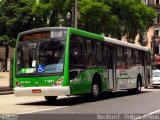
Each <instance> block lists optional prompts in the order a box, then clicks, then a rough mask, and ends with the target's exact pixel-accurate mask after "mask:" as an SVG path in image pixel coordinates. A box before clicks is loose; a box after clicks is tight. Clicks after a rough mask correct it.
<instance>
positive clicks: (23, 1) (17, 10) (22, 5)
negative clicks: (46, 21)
mask: <svg viewBox="0 0 160 120" xmlns="http://www.w3.org/2000/svg"><path fill="white" fill-rule="evenodd" d="M35 1H36V0H29V1H28V0H2V1H1V2H0V38H1V39H0V42H1V43H2V42H4V41H6V42H8V41H10V42H11V44H12V43H14V42H15V39H16V37H17V35H18V33H19V32H21V31H24V30H28V29H31V28H32V27H34V23H33V15H32V12H31V10H32V6H33V3H34V2H35ZM6 36H7V37H6Z"/></svg>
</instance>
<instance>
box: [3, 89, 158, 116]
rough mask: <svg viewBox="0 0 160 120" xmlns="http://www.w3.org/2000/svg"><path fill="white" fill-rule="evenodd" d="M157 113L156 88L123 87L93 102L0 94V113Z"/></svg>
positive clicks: (85, 99)
mask: <svg viewBox="0 0 160 120" xmlns="http://www.w3.org/2000/svg"><path fill="white" fill-rule="evenodd" d="M121 113H122V114H150V113H156V114H160V89H158V88H157V89H152V88H149V89H142V93H141V94H129V93H128V92H127V91H119V92H113V93H112V94H109V95H104V96H103V97H102V99H101V100H99V101H97V102H90V100H89V99H88V98H86V97H74V96H72V97H59V98H58V100H57V102H55V103H47V102H46V101H45V99H44V98H43V97H14V95H13V94H10V95H1V96H0V114H16V115H18V114H40V115H42V114H43V115H44V114H121Z"/></svg>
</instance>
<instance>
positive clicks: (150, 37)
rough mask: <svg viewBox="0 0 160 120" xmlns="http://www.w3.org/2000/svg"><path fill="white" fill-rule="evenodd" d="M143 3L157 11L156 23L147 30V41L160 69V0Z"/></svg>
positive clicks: (148, 0)
mask: <svg viewBox="0 0 160 120" xmlns="http://www.w3.org/2000/svg"><path fill="white" fill-rule="evenodd" d="M142 3H144V4H145V5H147V6H149V7H152V8H154V9H155V10H156V12H157V17H156V18H155V19H154V25H153V26H152V27H151V28H150V29H149V30H148V31H147V34H146V41H147V43H148V44H147V47H149V48H151V50H152V52H153V53H154V62H155V65H156V66H158V67H157V68H159V69H160V0H142Z"/></svg>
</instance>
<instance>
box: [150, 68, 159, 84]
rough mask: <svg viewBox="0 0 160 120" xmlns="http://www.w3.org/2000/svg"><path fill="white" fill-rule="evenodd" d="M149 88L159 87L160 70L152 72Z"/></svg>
mask: <svg viewBox="0 0 160 120" xmlns="http://www.w3.org/2000/svg"><path fill="white" fill-rule="evenodd" d="M151 84H152V85H151V86H153V87H160V70H159V69H157V70H152V80H151Z"/></svg>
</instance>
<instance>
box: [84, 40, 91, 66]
mask: <svg viewBox="0 0 160 120" xmlns="http://www.w3.org/2000/svg"><path fill="white" fill-rule="evenodd" d="M85 55H86V66H87V67H89V66H93V43H92V41H91V40H89V39H87V40H86V50H85Z"/></svg>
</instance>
